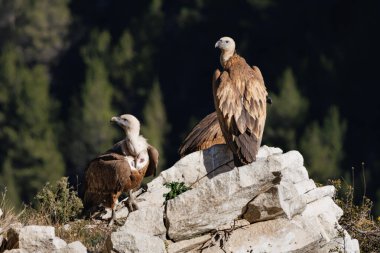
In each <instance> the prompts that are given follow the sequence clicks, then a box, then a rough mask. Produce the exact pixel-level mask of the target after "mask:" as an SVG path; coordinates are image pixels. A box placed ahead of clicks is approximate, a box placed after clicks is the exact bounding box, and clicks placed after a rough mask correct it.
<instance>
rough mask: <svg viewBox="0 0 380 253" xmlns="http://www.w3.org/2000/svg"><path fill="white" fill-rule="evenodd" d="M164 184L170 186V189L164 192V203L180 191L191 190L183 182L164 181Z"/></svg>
mask: <svg viewBox="0 0 380 253" xmlns="http://www.w3.org/2000/svg"><path fill="white" fill-rule="evenodd" d="M164 185H165V186H166V187H168V188H170V191H169V192H168V193H165V194H164V197H165V203H166V202H167V201H168V200H170V199H174V198H175V197H177V196H178V195H180V194H181V193H184V192H185V191H188V190H191V188H190V187H187V186H186V185H185V183H184V182H170V183H165V184H164Z"/></svg>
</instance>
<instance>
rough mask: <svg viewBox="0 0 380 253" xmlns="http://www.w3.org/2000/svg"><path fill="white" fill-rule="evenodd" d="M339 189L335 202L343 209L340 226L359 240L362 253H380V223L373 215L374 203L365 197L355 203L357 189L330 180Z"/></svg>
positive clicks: (339, 181) (338, 181)
mask: <svg viewBox="0 0 380 253" xmlns="http://www.w3.org/2000/svg"><path fill="white" fill-rule="evenodd" d="M330 182H331V184H333V185H334V186H335V188H336V189H337V196H336V199H335V202H336V203H337V204H338V205H339V206H340V207H341V208H342V209H343V216H342V217H341V219H340V220H339V223H340V225H341V226H342V227H343V228H344V229H345V230H347V232H348V233H349V234H350V235H351V237H352V238H355V239H358V241H359V244H360V249H361V251H362V252H380V221H379V219H375V218H374V217H373V216H372V215H371V210H372V207H373V203H372V201H371V200H370V199H368V198H367V197H366V196H365V195H363V197H362V201H361V202H360V203H359V204H355V202H354V191H355V188H354V187H353V186H351V185H349V184H347V183H344V182H343V183H342V181H341V180H330Z"/></svg>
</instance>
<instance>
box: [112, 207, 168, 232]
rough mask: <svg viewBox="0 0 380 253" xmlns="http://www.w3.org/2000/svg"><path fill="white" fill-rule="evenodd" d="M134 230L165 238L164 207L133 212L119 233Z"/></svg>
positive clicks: (146, 208)
mask: <svg viewBox="0 0 380 253" xmlns="http://www.w3.org/2000/svg"><path fill="white" fill-rule="evenodd" d="M128 229H133V231H136V232H139V233H144V234H147V235H151V236H159V237H161V238H165V236H166V227H165V225H164V206H163V205H162V206H154V205H152V206H151V207H145V208H143V209H139V210H136V211H134V212H131V213H130V215H129V216H128V219H127V221H126V222H125V224H124V225H123V226H122V227H120V228H119V229H118V231H123V230H128Z"/></svg>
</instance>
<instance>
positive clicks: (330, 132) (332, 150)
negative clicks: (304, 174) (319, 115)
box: [300, 106, 347, 182]
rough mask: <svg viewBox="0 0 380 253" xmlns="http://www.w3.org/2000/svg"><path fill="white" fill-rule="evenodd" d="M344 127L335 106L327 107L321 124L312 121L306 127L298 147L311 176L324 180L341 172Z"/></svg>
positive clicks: (344, 123) (344, 124)
mask: <svg viewBox="0 0 380 253" xmlns="http://www.w3.org/2000/svg"><path fill="white" fill-rule="evenodd" d="M346 128H347V124H346V122H345V121H344V120H342V119H341V118H340V116H339V110H338V108H337V107H335V106H333V107H331V108H330V109H329V111H328V113H327V115H326V117H325V119H324V121H323V125H322V126H320V125H319V124H318V123H317V122H313V123H312V124H311V126H309V127H307V128H306V131H305V134H304V135H303V136H302V138H301V141H300V148H301V151H302V154H303V155H304V157H305V164H306V167H307V168H308V171H309V173H310V176H311V177H312V178H314V177H315V178H316V179H318V180H320V181H322V182H325V181H326V180H327V179H331V178H335V177H337V176H339V175H341V174H342V173H341V172H342V171H341V170H340V167H339V166H340V162H341V161H342V159H343V154H344V152H343V141H344V135H345V133H346Z"/></svg>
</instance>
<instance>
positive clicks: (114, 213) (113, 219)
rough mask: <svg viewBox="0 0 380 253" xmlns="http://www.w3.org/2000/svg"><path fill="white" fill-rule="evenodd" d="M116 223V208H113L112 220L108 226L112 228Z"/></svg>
mask: <svg viewBox="0 0 380 253" xmlns="http://www.w3.org/2000/svg"><path fill="white" fill-rule="evenodd" d="M115 221H116V212H115V207H112V214H111V218H110V221H109V223H108V226H109V227H111V226H112V225H113V223H114V222H115Z"/></svg>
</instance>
